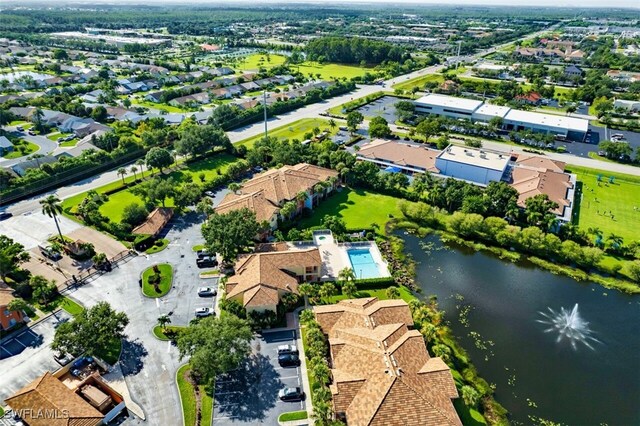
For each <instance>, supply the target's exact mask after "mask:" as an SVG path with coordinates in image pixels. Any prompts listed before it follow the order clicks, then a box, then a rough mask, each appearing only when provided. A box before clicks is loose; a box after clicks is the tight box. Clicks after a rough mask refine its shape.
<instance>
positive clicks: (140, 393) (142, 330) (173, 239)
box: [70, 214, 216, 425]
mask: <svg viewBox="0 0 640 426" xmlns="http://www.w3.org/2000/svg"><path fill="white" fill-rule="evenodd" d="M166 237H167V238H168V239H169V240H170V244H169V246H168V247H167V248H166V249H165V250H163V251H161V252H159V253H156V254H153V255H148V256H147V255H141V256H138V257H136V258H132V259H131V260H129V261H128V262H126V263H123V264H120V265H118V267H117V268H115V269H114V270H113V271H112V272H110V273H108V274H105V275H102V276H101V277H99V278H97V279H96V280H95V281H92V282H90V283H88V284H86V285H85V286H83V287H80V288H79V289H77V290H74V291H73V292H71V293H70V295H71V296H73V297H74V298H75V299H77V300H78V301H80V302H81V303H82V304H84V305H85V306H88V307H90V306H93V305H95V304H96V303H98V302H100V301H102V300H107V301H109V303H110V304H111V306H112V307H113V308H114V309H116V310H118V311H124V312H126V314H127V315H128V317H129V325H128V326H127V329H126V334H127V338H126V339H125V342H124V345H123V353H122V356H121V360H120V362H121V364H122V370H123V373H124V376H125V381H126V383H127V385H128V387H129V391H130V393H131V396H132V398H133V400H134V401H135V402H136V403H138V404H139V405H140V406H141V407H142V409H143V410H144V412H145V415H146V418H147V422H146V423H147V424H149V425H180V424H182V413H181V411H180V399H179V395H178V391H177V388H176V386H175V375H176V371H177V370H178V368H179V367H180V366H181V365H182V364H184V363H185V361H184V360H182V361H181V360H180V359H179V356H178V350H177V349H176V347H175V346H172V344H171V342H167V341H160V340H158V339H156V338H155V337H154V336H153V334H152V332H151V330H152V329H153V327H154V326H155V325H156V324H157V319H158V317H160V316H162V315H165V314H168V313H170V312H173V313H172V315H171V320H172V322H171V324H172V325H187V324H188V322H189V321H190V320H191V319H192V318H194V316H195V315H194V309H195V308H196V307H199V306H203V305H204V304H209V305H211V306H212V305H213V303H214V299H213V298H199V297H198V296H197V288H198V287H200V286H204V285H214V284H215V283H216V281H215V280H202V279H200V278H199V276H198V275H199V272H200V270H199V269H198V268H196V265H195V253H194V252H193V251H192V249H191V248H192V247H193V245H195V244H201V243H202V237H201V235H200V219H198V218H197V217H196V216H195V215H194V214H191V215H188V216H187V217H186V220H178V221H173V222H172V223H171V227H170V229H169V231H168V232H167V235H166ZM165 262H166V263H170V264H171V265H172V266H173V268H174V282H173V287H172V289H171V291H170V292H169V293H168V294H167V295H166V296H164V297H161V298H157V299H150V298H147V297H145V296H143V295H142V292H141V291H140V287H139V285H138V279H139V277H140V274H141V273H142V271H143V270H144V269H146V268H148V267H150V266H152V265H154V264H157V263H165Z"/></svg>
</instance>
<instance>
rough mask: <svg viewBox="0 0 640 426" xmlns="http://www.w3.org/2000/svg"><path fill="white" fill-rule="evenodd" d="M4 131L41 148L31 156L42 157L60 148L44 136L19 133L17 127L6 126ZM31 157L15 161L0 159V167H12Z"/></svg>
mask: <svg viewBox="0 0 640 426" xmlns="http://www.w3.org/2000/svg"><path fill="white" fill-rule="evenodd" d="M4 129H5V130H6V131H7V132H9V133H13V134H14V135H16V136H19V137H20V138H21V139H24V140H26V141H28V142H31V143H34V144H36V145H38V146H39V147H40V149H39V150H38V151H36V152H32V153H31V154H29V155H33V154H42V155H46V154H48V153H50V152H53V150H55V149H56V148H57V147H58V144H57V143H56V142H54V141H52V140H49V139H47V138H46V137H44V136H40V135H35V136H31V135H30V134H28V133H27V132H26V131H24V132H19V131H18V130H17V129H16V126H5V127H4ZM29 155H25V156H22V157H18V158H13V159H6V158H3V157H0V167H11V166H13V165H15V164H18V163H20V162H22V161H24V160H26V158H27V157H28V156H29Z"/></svg>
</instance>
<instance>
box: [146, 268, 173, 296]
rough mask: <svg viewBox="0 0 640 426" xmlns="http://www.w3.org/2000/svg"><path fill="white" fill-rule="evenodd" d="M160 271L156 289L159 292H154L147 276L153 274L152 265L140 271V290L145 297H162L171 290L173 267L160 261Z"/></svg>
mask: <svg viewBox="0 0 640 426" xmlns="http://www.w3.org/2000/svg"><path fill="white" fill-rule="evenodd" d="M158 270H159V271H160V277H161V278H160V284H158V289H159V290H160V292H159V293H158V292H156V290H155V288H154V286H153V285H151V284H149V277H151V275H153V274H154V272H153V266H152V267H149V268H147V269H145V270H144V272H143V273H142V292H143V293H144V295H145V296H147V297H162V296H164V295H165V294H167V293H168V292H169V290H171V284H172V283H173V268H172V267H171V265H169V264H168V263H161V264H159V265H158Z"/></svg>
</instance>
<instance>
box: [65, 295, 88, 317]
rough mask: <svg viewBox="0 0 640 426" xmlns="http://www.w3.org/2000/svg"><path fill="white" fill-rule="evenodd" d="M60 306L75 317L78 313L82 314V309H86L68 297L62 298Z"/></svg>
mask: <svg viewBox="0 0 640 426" xmlns="http://www.w3.org/2000/svg"><path fill="white" fill-rule="evenodd" d="M60 307H61V308H62V309H64V310H65V311H67V312H68V313H70V314H71V315H73V316H74V317H75V316H77V315H80V314H81V313H82V311H84V308H83V307H82V306H81V305H79V304H78V303H76V302H74V301H73V300H71V299H69V298H68V297H63V298H62V302H61V303H60Z"/></svg>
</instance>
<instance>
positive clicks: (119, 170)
mask: <svg viewBox="0 0 640 426" xmlns="http://www.w3.org/2000/svg"><path fill="white" fill-rule="evenodd" d="M126 174H127V169H125V168H124V167H120V168H119V169H118V176H120V177H121V178H122V184H123V185H124V175H126Z"/></svg>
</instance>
